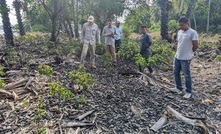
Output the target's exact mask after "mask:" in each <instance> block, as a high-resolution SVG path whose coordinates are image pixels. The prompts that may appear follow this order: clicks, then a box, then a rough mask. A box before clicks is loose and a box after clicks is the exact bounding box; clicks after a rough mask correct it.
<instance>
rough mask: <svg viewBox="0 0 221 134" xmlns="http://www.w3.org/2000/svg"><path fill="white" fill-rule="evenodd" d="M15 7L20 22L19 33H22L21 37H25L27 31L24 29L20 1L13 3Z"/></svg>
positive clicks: (16, 0)
mask: <svg viewBox="0 0 221 134" xmlns="http://www.w3.org/2000/svg"><path fill="white" fill-rule="evenodd" d="M13 6H14V8H15V13H16V17H17V21H18V26H19V33H20V35H21V36H23V35H25V29H24V25H23V22H22V16H21V2H20V0H15V1H14V2H13Z"/></svg>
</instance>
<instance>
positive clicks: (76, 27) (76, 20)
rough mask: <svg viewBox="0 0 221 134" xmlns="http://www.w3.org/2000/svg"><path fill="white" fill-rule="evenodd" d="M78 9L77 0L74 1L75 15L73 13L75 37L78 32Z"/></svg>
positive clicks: (77, 36) (77, 35)
mask: <svg viewBox="0 0 221 134" xmlns="http://www.w3.org/2000/svg"><path fill="white" fill-rule="evenodd" d="M78 9H79V0H77V3H76V15H75V22H74V27H75V28H74V29H75V37H76V38H79V32H78V23H79V21H78Z"/></svg>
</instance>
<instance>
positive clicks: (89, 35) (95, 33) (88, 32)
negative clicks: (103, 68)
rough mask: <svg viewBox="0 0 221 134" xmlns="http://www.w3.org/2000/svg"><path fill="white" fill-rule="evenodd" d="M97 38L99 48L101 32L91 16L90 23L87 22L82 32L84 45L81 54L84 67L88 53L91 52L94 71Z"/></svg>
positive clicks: (82, 43)
mask: <svg viewBox="0 0 221 134" xmlns="http://www.w3.org/2000/svg"><path fill="white" fill-rule="evenodd" d="M96 38H97V40H98V42H97V44H98V46H99V45H100V44H101V43H100V31H99V28H98V26H97V24H95V23H94V17H93V16H89V17H88V22H86V23H85V24H84V25H83V27H82V31H81V45H83V49H82V53H81V61H80V62H81V65H80V67H84V63H85V58H86V56H87V51H88V49H89V51H90V64H91V68H92V69H96V66H95V49H96Z"/></svg>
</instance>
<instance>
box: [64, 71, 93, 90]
mask: <svg viewBox="0 0 221 134" xmlns="http://www.w3.org/2000/svg"><path fill="white" fill-rule="evenodd" d="M68 74H69V76H70V78H71V80H72V81H73V82H74V83H75V84H77V85H80V86H82V87H83V88H84V89H86V90H90V86H89V85H90V84H92V83H93V82H94V80H93V79H92V75H91V74H88V73H86V71H85V70H84V69H83V68H78V69H77V71H71V72H69V73H68Z"/></svg>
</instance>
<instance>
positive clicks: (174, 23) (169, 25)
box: [168, 20, 179, 31]
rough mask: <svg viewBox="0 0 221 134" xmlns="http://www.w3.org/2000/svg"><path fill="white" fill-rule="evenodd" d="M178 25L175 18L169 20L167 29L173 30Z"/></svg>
mask: <svg viewBox="0 0 221 134" xmlns="http://www.w3.org/2000/svg"><path fill="white" fill-rule="evenodd" d="M178 27H179V25H178V23H177V21H176V20H170V21H169V24H168V30H169V31H174V30H176V29H177V28H178Z"/></svg>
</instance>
